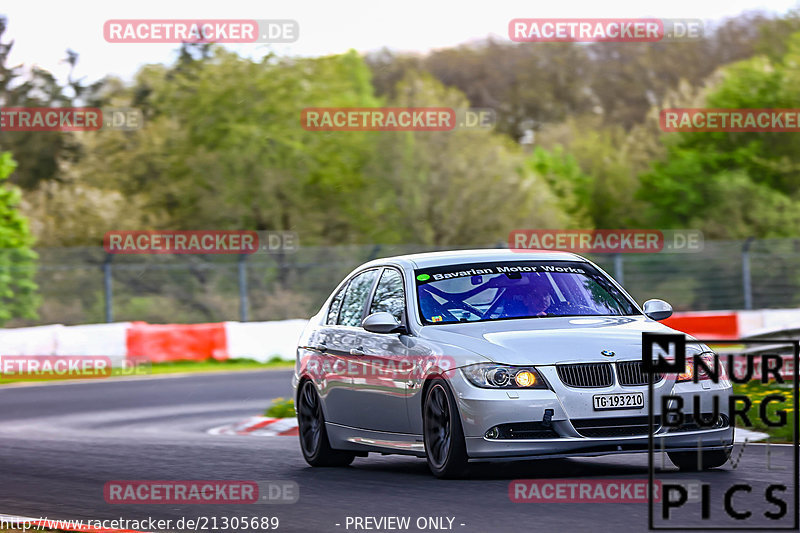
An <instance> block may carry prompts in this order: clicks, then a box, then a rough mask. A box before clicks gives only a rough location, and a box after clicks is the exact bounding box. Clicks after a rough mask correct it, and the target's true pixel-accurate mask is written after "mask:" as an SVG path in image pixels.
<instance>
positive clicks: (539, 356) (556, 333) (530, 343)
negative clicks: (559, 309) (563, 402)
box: [422, 316, 679, 365]
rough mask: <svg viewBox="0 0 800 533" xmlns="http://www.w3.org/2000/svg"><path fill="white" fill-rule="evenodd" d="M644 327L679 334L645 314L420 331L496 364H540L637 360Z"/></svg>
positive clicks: (532, 320) (555, 319) (451, 327)
mask: <svg viewBox="0 0 800 533" xmlns="http://www.w3.org/2000/svg"><path fill="white" fill-rule="evenodd" d="M643 332H652V333H679V332H677V331H675V330H673V329H671V328H668V327H667V326H664V325H663V324H660V323H658V322H656V321H654V320H651V319H649V318H646V317H644V316H641V317H638V316H629V317H588V316H585V317H543V318H527V319H518V320H500V321H492V322H474V323H461V324H447V325H438V326H426V327H424V328H423V331H422V335H423V336H424V337H426V338H427V339H430V340H432V341H435V342H440V343H444V344H450V345H454V346H458V347H460V348H464V349H467V350H470V351H472V352H474V353H476V354H479V355H482V356H484V357H488V358H489V359H491V360H493V361H495V362H498V363H508V364H518V365H525V364H538V365H542V364H555V363H568V362H579V361H582V362H594V361H619V360H624V359H641V357H642V333H643ZM602 351H612V352H614V355H613V356H606V355H603V354H602V353H601V352H602Z"/></svg>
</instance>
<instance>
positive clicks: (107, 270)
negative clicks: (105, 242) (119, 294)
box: [103, 254, 114, 324]
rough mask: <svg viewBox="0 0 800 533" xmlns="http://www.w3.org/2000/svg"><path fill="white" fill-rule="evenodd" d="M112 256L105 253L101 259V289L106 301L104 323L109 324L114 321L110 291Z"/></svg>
mask: <svg viewBox="0 0 800 533" xmlns="http://www.w3.org/2000/svg"><path fill="white" fill-rule="evenodd" d="M113 258H114V256H113V255H112V254H106V259H105V261H103V290H104V292H105V302H106V323H108V324H110V323H111V322H113V321H114V309H113V307H112V305H113V303H112V298H111V297H112V293H111V260H112V259H113Z"/></svg>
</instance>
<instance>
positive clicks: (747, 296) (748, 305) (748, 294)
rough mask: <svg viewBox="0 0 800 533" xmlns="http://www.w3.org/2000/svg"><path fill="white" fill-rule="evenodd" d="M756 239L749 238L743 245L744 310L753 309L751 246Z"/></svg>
mask: <svg viewBox="0 0 800 533" xmlns="http://www.w3.org/2000/svg"><path fill="white" fill-rule="evenodd" d="M754 240H755V239H754V238H753V237H748V238H747V240H745V241H744V244H743V245H742V292H743V293H744V308H745V309H747V310H750V309H752V308H753V286H752V283H751V280H750V245H752V244H753V241H754Z"/></svg>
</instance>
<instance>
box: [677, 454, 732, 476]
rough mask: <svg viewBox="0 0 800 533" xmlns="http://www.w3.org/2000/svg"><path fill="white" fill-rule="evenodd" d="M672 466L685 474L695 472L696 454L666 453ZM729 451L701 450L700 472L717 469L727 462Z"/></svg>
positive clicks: (696, 469) (696, 468)
mask: <svg viewBox="0 0 800 533" xmlns="http://www.w3.org/2000/svg"><path fill="white" fill-rule="evenodd" d="M667 455H668V456H669V460H670V461H672V464H674V465H675V466H677V467H678V468H680V469H681V470H684V471H687V472H697V471H698V470H700V469H698V467H697V461H698V457H697V452H696V451H693V452H667ZM729 457H730V450H703V451H702V470H709V469H711V468H719V467H720V466H722V465H724V464H725V463H727V462H728V458H729Z"/></svg>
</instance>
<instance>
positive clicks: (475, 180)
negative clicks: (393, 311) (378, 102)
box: [362, 72, 569, 246]
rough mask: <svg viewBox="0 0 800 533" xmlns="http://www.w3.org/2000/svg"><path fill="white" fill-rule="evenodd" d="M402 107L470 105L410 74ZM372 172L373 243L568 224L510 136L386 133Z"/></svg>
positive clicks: (497, 234) (458, 240)
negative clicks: (527, 165)
mask: <svg viewBox="0 0 800 533" xmlns="http://www.w3.org/2000/svg"><path fill="white" fill-rule="evenodd" d="M395 94H396V97H395V99H393V100H392V101H391V102H390V104H391V105H392V106H397V107H449V108H452V109H454V110H463V109H466V108H468V107H469V102H468V100H467V99H466V98H465V96H464V95H463V94H462V93H461V92H460V91H458V90H456V89H453V88H448V87H445V86H444V85H442V84H441V83H440V82H438V81H437V80H436V79H435V78H433V77H432V76H431V75H429V74H420V73H418V72H409V74H407V76H406V77H405V78H404V79H403V81H402V82H400V83H399V84H398V85H397V87H396V88H395ZM378 135H379V137H378V138H379V143H378V149H377V153H376V154H375V157H374V158H373V160H372V163H371V165H370V166H369V168H368V171H367V175H368V179H369V180H370V181H369V183H370V193H369V194H367V195H364V196H362V200H363V201H362V205H363V206H364V209H365V211H366V212H367V213H369V214H370V217H369V218H370V219H371V220H372V221H373V222H372V224H371V228H372V230H371V233H370V234H369V239H370V240H371V241H372V242H385V243H399V242H405V243H419V244H428V245H439V246H443V245H467V244H477V243H480V244H485V243H491V242H505V241H506V239H507V237H508V233H509V231H511V230H513V229H517V228H558V227H563V226H564V225H565V224H568V223H569V216H568V215H567V214H566V213H565V212H564V210H563V209H562V208H561V207H560V206H559V202H558V199H557V198H556V197H555V195H554V194H553V193H552V191H551V190H550V186H549V185H548V183H547V182H546V181H545V179H544V178H543V177H542V176H540V175H539V174H537V173H535V172H532V171H531V169H529V168H528V167H526V165H525V163H524V156H523V154H522V152H521V150H520V148H519V146H518V145H516V144H515V143H514V142H512V141H511V139H509V138H508V137H507V136H505V135H501V134H498V133H495V132H493V131H492V130H491V129H468V128H462V127H458V126H457V127H456V128H455V129H454V130H450V131H412V132H383V133H380V134H378Z"/></svg>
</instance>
